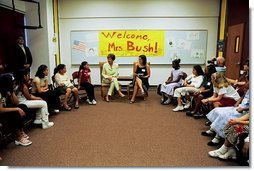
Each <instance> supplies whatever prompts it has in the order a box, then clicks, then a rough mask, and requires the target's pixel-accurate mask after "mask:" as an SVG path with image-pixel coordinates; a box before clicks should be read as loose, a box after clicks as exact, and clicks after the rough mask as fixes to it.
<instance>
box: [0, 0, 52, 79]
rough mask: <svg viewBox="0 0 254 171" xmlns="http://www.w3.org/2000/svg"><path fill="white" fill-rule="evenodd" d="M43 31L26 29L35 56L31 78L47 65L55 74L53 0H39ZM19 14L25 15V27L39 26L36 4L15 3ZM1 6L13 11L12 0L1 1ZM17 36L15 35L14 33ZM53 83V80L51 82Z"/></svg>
mask: <svg viewBox="0 0 254 171" xmlns="http://www.w3.org/2000/svg"><path fill="white" fill-rule="evenodd" d="M38 2H40V14H41V24H42V27H43V28H42V29H25V32H26V38H27V39H26V41H27V45H28V47H29V49H30V51H31V53H32V56H33V64H32V67H31V77H34V75H35V73H36V71H37V69H38V67H39V66H40V65H41V64H45V65H47V66H48V67H49V69H50V71H52V72H50V76H51V75H52V74H53V69H54V67H55V66H56V64H55V53H56V52H55V51H56V50H55V46H56V45H55V43H53V40H52V39H53V37H54V27H53V26H54V23H53V5H52V1H51V0H47V1H45V0H39V1H38ZM14 3H15V8H16V10H17V12H21V13H24V15H25V25H32V26H38V24H39V19H38V10H37V5H36V4H35V3H30V2H24V1H14ZM0 6H3V7H4V8H8V9H12V0H0ZM14 34H15V33H14ZM49 82H51V80H49Z"/></svg>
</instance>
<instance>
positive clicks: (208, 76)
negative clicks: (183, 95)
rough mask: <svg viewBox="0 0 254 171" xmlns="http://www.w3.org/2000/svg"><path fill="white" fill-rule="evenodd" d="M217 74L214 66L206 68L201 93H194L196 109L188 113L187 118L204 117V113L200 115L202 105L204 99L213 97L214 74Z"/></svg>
mask: <svg viewBox="0 0 254 171" xmlns="http://www.w3.org/2000/svg"><path fill="white" fill-rule="evenodd" d="M215 72H216V68H215V66H214V65H208V66H206V67H205V73H204V74H205V75H204V79H203V82H202V84H201V87H200V88H199V91H197V92H195V93H194V100H195V104H196V105H195V109H194V110H193V111H188V112H186V115H187V116H194V118H195V119H198V118H200V117H204V116H205V115H204V113H199V110H200V107H201V105H202V99H204V98H208V97H211V96H212V95H213V84H212V74H213V73H215Z"/></svg>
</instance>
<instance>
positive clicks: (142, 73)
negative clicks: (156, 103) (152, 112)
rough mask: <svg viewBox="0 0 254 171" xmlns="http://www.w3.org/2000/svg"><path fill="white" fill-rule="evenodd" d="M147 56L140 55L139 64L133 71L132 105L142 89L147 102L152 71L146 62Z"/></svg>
mask: <svg viewBox="0 0 254 171" xmlns="http://www.w3.org/2000/svg"><path fill="white" fill-rule="evenodd" d="M146 61H147V60H146V56H145V55H140V56H139V58H138V63H136V65H135V66H134V70H133V77H134V78H133V86H134V88H133V95H132V97H131V100H130V104H132V103H134V102H135V98H136V95H137V92H138V89H140V91H141V93H142V96H143V97H144V100H146V98H145V96H146V95H148V88H149V82H148V78H149V77H150V74H151V71H150V66H149V65H148V64H147V62H146Z"/></svg>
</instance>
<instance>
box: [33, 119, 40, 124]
mask: <svg viewBox="0 0 254 171" xmlns="http://www.w3.org/2000/svg"><path fill="white" fill-rule="evenodd" d="M33 123H34V124H42V120H41V119H35V120H34V122H33Z"/></svg>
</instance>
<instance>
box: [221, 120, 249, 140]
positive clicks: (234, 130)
mask: <svg viewBox="0 0 254 171" xmlns="http://www.w3.org/2000/svg"><path fill="white" fill-rule="evenodd" d="M224 133H225V136H226V139H227V140H228V141H229V142H230V144H233V145H236V144H238V143H239V135H241V134H243V133H249V125H243V124H235V125H229V124H227V125H226V126H225V128H224Z"/></svg>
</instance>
